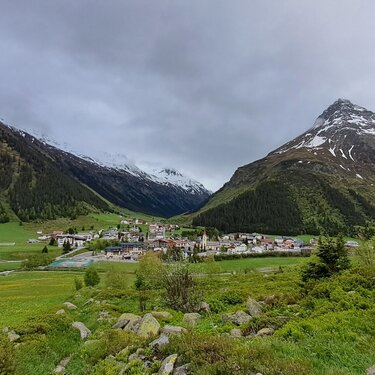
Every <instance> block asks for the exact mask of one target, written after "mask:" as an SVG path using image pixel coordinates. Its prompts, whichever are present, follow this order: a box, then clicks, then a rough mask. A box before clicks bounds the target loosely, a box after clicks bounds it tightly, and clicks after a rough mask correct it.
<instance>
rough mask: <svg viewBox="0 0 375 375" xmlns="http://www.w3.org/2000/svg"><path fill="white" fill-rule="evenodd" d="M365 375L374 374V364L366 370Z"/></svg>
mask: <svg viewBox="0 0 375 375" xmlns="http://www.w3.org/2000/svg"><path fill="white" fill-rule="evenodd" d="M366 374H367V375H375V365H374V366H372V367H370V368H369V369H368V370H367V373H366Z"/></svg>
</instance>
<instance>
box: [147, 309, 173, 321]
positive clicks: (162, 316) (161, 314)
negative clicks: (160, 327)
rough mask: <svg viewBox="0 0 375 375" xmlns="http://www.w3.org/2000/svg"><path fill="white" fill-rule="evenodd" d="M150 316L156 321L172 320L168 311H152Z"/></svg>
mask: <svg viewBox="0 0 375 375" xmlns="http://www.w3.org/2000/svg"><path fill="white" fill-rule="evenodd" d="M151 314H152V316H153V317H154V318H156V319H158V320H169V319H172V314H171V313H169V312H168V311H153V312H152V313H151Z"/></svg>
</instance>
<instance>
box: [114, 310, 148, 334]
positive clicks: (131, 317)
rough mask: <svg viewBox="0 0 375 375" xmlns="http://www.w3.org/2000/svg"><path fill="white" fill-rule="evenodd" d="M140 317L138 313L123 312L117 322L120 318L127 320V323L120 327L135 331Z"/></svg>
mask: <svg viewBox="0 0 375 375" xmlns="http://www.w3.org/2000/svg"><path fill="white" fill-rule="evenodd" d="M141 319H142V318H141V317H140V316H138V315H135V314H131V313H124V314H122V315H121V316H120V317H119V318H118V321H117V322H120V321H121V320H128V323H127V324H126V325H125V326H123V327H122V328H123V329H124V330H125V331H128V332H130V331H132V332H135V331H136V330H137V327H138V324H139V322H140V321H141Z"/></svg>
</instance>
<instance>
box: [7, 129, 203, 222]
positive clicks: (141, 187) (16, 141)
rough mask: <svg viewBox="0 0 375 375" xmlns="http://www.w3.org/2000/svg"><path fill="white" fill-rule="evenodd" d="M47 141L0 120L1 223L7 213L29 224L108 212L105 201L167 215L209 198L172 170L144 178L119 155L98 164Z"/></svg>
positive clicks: (107, 205) (186, 209) (109, 157)
mask: <svg viewBox="0 0 375 375" xmlns="http://www.w3.org/2000/svg"><path fill="white" fill-rule="evenodd" d="M52 143H53V142H50V141H48V140H46V139H38V138H37V137H35V136H33V135H31V134H29V133H27V132H24V131H22V130H18V129H16V128H13V127H11V126H9V125H6V124H4V123H2V122H0V222H1V221H6V219H7V217H6V216H7V214H6V212H7V211H9V210H11V211H13V213H15V214H16V215H17V216H18V218H19V219H21V220H23V221H28V220H34V219H51V218H55V217H59V216H76V215H80V214H85V213H87V212H88V210H90V209H99V210H110V205H109V203H113V204H115V205H118V206H120V207H124V208H128V209H130V210H132V211H137V212H143V213H146V214H150V215H154V216H165V217H169V216H173V215H176V214H180V213H184V212H187V211H190V210H193V209H196V208H197V207H198V206H199V205H200V204H201V203H202V202H203V201H205V200H207V198H208V197H209V195H210V192H209V191H208V190H206V189H205V188H204V186H203V185H201V184H200V183H198V182H196V181H194V180H192V179H189V178H186V177H184V176H183V175H182V174H181V173H179V172H177V171H175V170H172V169H165V170H162V171H159V172H158V173H156V174H148V173H146V172H144V171H142V170H141V169H139V168H138V167H136V166H135V165H133V164H131V163H130V162H128V160H127V159H126V158H125V157H124V156H122V155H115V156H110V155H108V154H106V155H105V157H104V158H103V161H97V160H95V159H93V158H91V157H87V156H82V155H77V154H74V153H72V152H68V151H65V150H63V149H61V148H59V147H57V145H56V144H55V145H52ZM1 202H2V203H1ZM108 202H109V203H108Z"/></svg>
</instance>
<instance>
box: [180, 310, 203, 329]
mask: <svg viewBox="0 0 375 375" xmlns="http://www.w3.org/2000/svg"><path fill="white" fill-rule="evenodd" d="M200 318H201V314H198V313H186V314H185V315H184V318H183V320H182V321H183V322H184V323H185V324H187V325H189V326H191V327H195V325H196V324H197V322H198V321H199V319H200Z"/></svg>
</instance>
